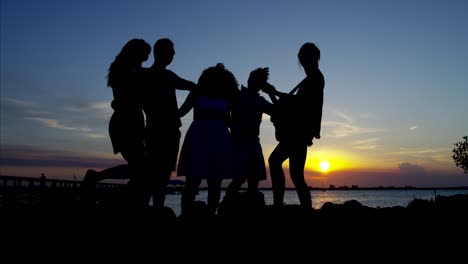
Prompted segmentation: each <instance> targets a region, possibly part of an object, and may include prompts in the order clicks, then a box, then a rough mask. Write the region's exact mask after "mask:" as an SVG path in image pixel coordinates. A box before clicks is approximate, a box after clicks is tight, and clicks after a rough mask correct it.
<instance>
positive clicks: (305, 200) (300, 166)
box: [289, 144, 312, 208]
mask: <svg viewBox="0 0 468 264" xmlns="http://www.w3.org/2000/svg"><path fill="white" fill-rule="evenodd" d="M306 158H307V146H306V145H303V144H299V145H295V146H293V147H292V150H291V156H290V158H289V169H290V174H291V180H292V182H293V183H294V186H295V187H296V192H297V195H298V197H299V201H300V203H301V205H302V206H303V207H305V208H311V207H312V198H311V196H310V190H309V186H307V182H306V181H305V179H304V166H305V161H306Z"/></svg>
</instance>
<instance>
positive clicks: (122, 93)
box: [81, 38, 151, 202]
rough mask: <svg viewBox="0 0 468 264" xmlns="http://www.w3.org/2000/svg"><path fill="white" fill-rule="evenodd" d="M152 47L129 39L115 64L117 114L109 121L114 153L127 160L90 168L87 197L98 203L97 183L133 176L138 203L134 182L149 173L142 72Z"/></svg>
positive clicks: (111, 78) (112, 82) (110, 81)
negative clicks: (95, 192)
mask: <svg viewBox="0 0 468 264" xmlns="http://www.w3.org/2000/svg"><path fill="white" fill-rule="evenodd" d="M150 53H151V46H150V45H149V44H148V43H146V41H144V40H143V39H138V38H134V39H131V40H130V41H128V42H127V43H126V44H125V45H124V46H123V48H122V49H121V51H120V52H119V54H117V56H116V57H115V59H114V61H113V62H112V63H111V65H110V67H109V70H108V75H107V86H108V87H110V88H112V93H113V97H114V99H113V100H112V103H111V107H112V109H113V110H114V113H113V114H112V116H111V119H110V122H109V135H110V138H111V142H112V147H113V151H114V154H118V153H120V154H121V155H122V157H123V158H124V159H125V160H126V161H127V164H122V165H119V166H116V167H112V168H108V169H104V170H101V171H95V170H92V169H90V170H88V171H87V172H86V175H85V177H84V179H83V181H82V182H81V189H82V190H83V199H84V200H89V202H94V201H95V197H93V191H94V189H95V187H96V183H97V182H99V181H101V180H104V179H130V181H129V187H130V190H131V194H132V196H131V197H130V199H133V201H135V202H136V200H135V199H136V195H138V193H137V191H138V189H137V188H133V187H132V184H133V181H137V180H135V179H136V177H141V176H142V175H144V173H145V147H144V141H143V139H144V138H143V135H144V127H145V120H144V115H143V110H142V94H141V92H142V91H141V87H140V83H141V73H142V69H143V68H142V64H143V62H145V61H146V60H148V56H149V54H150Z"/></svg>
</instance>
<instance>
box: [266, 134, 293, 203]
mask: <svg viewBox="0 0 468 264" xmlns="http://www.w3.org/2000/svg"><path fill="white" fill-rule="evenodd" d="M288 155H289V153H288V148H287V145H286V144H284V143H281V142H280V143H279V144H278V145H277V146H276V148H275V149H274V150H273V152H272V153H271V154H270V157H269V158H268V163H269V165H270V174H271V184H272V188H273V204H274V205H277V206H280V205H283V201H284V188H285V178H284V171H283V167H282V164H283V162H284V161H285V160H286V159H287V158H288Z"/></svg>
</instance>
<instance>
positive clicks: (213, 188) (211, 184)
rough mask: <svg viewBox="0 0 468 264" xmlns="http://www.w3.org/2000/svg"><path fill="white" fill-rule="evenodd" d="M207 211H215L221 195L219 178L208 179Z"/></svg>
mask: <svg viewBox="0 0 468 264" xmlns="http://www.w3.org/2000/svg"><path fill="white" fill-rule="evenodd" d="M207 182H208V212H209V213H210V214H212V215H214V214H215V213H216V209H217V208H218V204H219V199H220V197H221V179H208V180H207Z"/></svg>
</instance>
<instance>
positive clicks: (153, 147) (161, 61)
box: [142, 38, 196, 207]
mask: <svg viewBox="0 0 468 264" xmlns="http://www.w3.org/2000/svg"><path fill="white" fill-rule="evenodd" d="M153 55H154V64H153V65H152V66H151V67H150V68H149V69H146V70H145V72H144V76H143V82H144V84H143V85H144V99H143V110H144V112H145V114H146V128H145V144H146V153H147V156H148V157H147V158H148V172H149V173H150V174H151V175H147V177H146V179H145V180H144V182H143V184H142V186H144V187H143V188H144V192H143V194H144V197H143V199H144V202H145V203H146V204H147V203H149V200H150V198H151V196H153V205H154V206H155V207H161V206H164V200H165V198H166V186H167V182H168V181H169V179H170V177H171V174H172V171H174V170H175V168H176V162H177V155H178V153H179V141H180V127H181V126H182V123H181V121H180V117H179V109H178V105H177V98H176V89H180V90H192V89H193V88H195V87H196V84H195V83H193V82H191V81H187V80H185V79H182V78H180V77H179V76H178V75H177V74H175V73H174V72H173V71H171V70H169V69H167V66H168V65H169V64H171V62H172V60H173V59H174V55H175V51H174V43H173V42H172V41H171V40H170V39H167V38H162V39H159V40H157V41H156V43H155V44H154V47H153Z"/></svg>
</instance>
